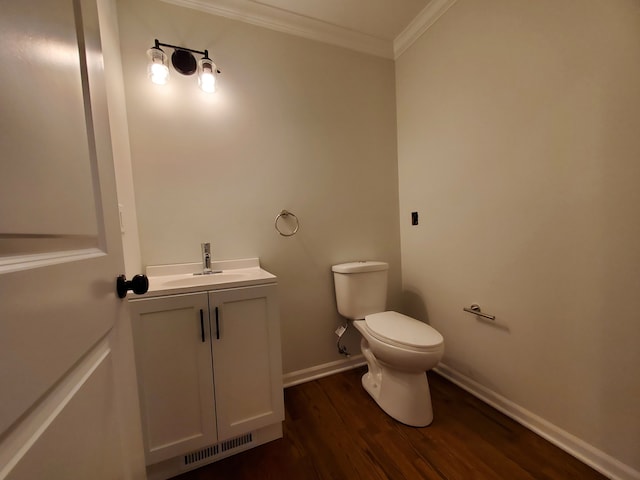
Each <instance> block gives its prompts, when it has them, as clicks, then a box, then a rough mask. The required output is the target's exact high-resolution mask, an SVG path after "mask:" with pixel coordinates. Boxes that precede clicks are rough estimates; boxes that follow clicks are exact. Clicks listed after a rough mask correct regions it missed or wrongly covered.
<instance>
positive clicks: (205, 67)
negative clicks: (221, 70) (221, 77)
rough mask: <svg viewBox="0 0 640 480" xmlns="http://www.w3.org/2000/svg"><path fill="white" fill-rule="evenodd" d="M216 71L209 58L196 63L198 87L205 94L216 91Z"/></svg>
mask: <svg viewBox="0 0 640 480" xmlns="http://www.w3.org/2000/svg"><path fill="white" fill-rule="evenodd" d="M217 76H218V70H217V68H216V64H215V63H213V61H212V60H211V59H210V58H207V57H204V58H201V59H200V61H199V62H198V85H200V88H201V89H202V90H203V91H204V92H207V93H214V92H215V91H216V80H217V79H216V77H217Z"/></svg>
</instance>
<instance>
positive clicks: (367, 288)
mask: <svg viewBox="0 0 640 480" xmlns="http://www.w3.org/2000/svg"><path fill="white" fill-rule="evenodd" d="M331 270H332V271H333V281H334V285H335V289H336V303H337V304H338V312H340V315H342V316H343V317H346V318H350V319H352V320H358V319H362V318H364V317H365V316H366V315H369V314H370V313H378V312H383V311H384V310H385V307H386V304H387V271H388V270H389V264H388V263H385V262H373V261H367V262H350V263H342V264H340V265H334V266H333V267H331Z"/></svg>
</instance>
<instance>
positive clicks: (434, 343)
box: [365, 311, 444, 352]
mask: <svg viewBox="0 0 640 480" xmlns="http://www.w3.org/2000/svg"><path fill="white" fill-rule="evenodd" d="M365 326H366V327H367V331H368V332H369V333H370V334H371V336H372V337H374V338H376V339H378V340H380V341H381V342H385V343H388V344H391V345H394V346H397V347H401V348H409V349H411V350H418V351H421V352H425V351H431V350H438V349H440V348H441V346H442V344H443V342H444V339H443V338H442V335H440V333H439V332H438V331H437V330H435V329H434V328H432V327H431V326H429V325H427V324H426V323H423V322H421V321H419V320H416V319H415V318H411V317H408V316H406V315H403V314H401V313H398V312H393V311H388V312H380V313H373V314H371V315H367V316H366V317H365Z"/></svg>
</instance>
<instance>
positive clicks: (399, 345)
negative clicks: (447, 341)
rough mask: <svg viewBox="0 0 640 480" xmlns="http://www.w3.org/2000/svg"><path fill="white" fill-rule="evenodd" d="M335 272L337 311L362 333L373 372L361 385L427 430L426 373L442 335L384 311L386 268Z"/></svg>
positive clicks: (399, 416)
mask: <svg viewBox="0 0 640 480" xmlns="http://www.w3.org/2000/svg"><path fill="white" fill-rule="evenodd" d="M331 270H332V271H333V279H334V282H335V289H336V302H337V304H338V312H340V315H342V316H343V317H346V318H348V319H350V320H352V321H353V325H354V326H355V327H356V328H357V329H358V331H359V332H360V333H361V334H362V342H361V344H360V347H361V348H362V354H363V355H364V357H365V359H366V360H367V364H368V367H369V371H368V372H367V373H365V374H364V376H363V377H362V386H363V387H364V388H365V390H366V391H367V392H369V395H371V397H373V399H374V400H375V401H376V403H377V404H378V405H380V407H381V408H382V409H383V410H384V411H385V412H387V413H388V414H389V415H390V416H391V417H393V418H395V419H396V420H398V421H400V422H402V423H405V424H407V425H411V426H414V427H424V426H426V425H429V424H430V423H431V421H432V420H433V410H432V408H431V394H430V393H429V384H428V382H427V375H426V374H425V372H426V371H427V370H430V369H431V368H433V367H434V366H435V365H436V364H437V363H438V361H440V358H442V354H443V353H444V341H443V338H442V335H440V333H438V331H437V330H435V329H434V328H432V327H431V326H429V325H427V324H426V323H423V322H421V321H419V320H416V319H414V318H411V317H407V316H406V315H402V314H401V313H398V312H392V311H384V310H385V306H386V302H387V271H388V270H389V265H388V264H387V263H385V262H372V261H367V262H351V263H343V264H340V265H334V266H333V267H332V268H331Z"/></svg>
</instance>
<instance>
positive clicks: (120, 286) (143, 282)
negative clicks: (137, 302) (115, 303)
mask: <svg viewBox="0 0 640 480" xmlns="http://www.w3.org/2000/svg"><path fill="white" fill-rule="evenodd" d="M129 290H131V291H133V293H135V294H136V295H142V294H143V293H147V290H149V279H148V278H147V276H146V275H134V276H133V278H132V279H131V280H127V277H125V276H124V275H120V276H119V277H118V278H116V291H117V292H118V296H119V297H120V298H124V297H126V296H127V291H129Z"/></svg>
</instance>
